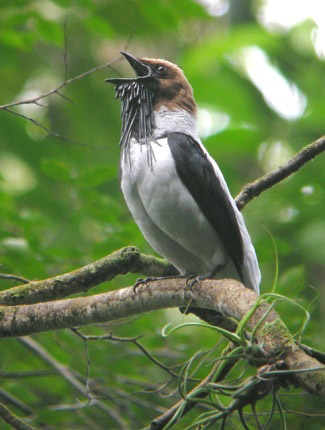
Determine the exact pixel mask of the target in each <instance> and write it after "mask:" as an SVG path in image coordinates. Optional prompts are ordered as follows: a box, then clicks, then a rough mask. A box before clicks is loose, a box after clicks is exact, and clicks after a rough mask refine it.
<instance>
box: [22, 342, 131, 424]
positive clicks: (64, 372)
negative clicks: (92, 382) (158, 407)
mask: <svg viewBox="0 0 325 430" xmlns="http://www.w3.org/2000/svg"><path fill="white" fill-rule="evenodd" d="M19 341H20V342H21V343H22V344H23V345H24V346H26V347H27V348H28V349H30V350H31V351H33V352H34V353H35V354H36V355H37V356H38V357H40V358H41V359H42V360H43V361H44V362H45V363H47V364H49V365H50V366H51V367H53V369H55V370H56V372H57V373H58V374H59V375H61V376H62V377H63V378H64V379H65V380H66V381H67V382H68V383H69V384H70V385H71V386H72V387H73V388H74V389H75V390H77V391H78V392H79V393H81V394H83V395H84V396H85V397H86V398H88V402H89V404H90V403H92V404H93V405H94V406H97V407H98V408H100V409H102V410H103V411H105V412H106V413H107V414H108V415H109V416H110V417H111V418H112V419H113V420H114V421H115V422H116V423H117V424H119V426H120V428H121V429H124V430H129V426H128V424H127V423H126V421H125V420H124V418H122V417H121V415H120V414H119V413H118V411H117V410H116V409H114V408H111V407H109V406H107V405H106V404H105V403H104V402H102V401H101V400H97V399H91V398H89V396H88V395H89V393H88V391H87V388H86V386H84V385H83V384H82V383H81V382H79V381H78V379H77V378H76V377H75V375H74V374H73V372H72V371H71V370H70V369H68V368H67V367H66V366H64V365H63V364H61V363H60V362H59V361H58V360H56V359H55V358H54V357H52V355H51V354H49V352H48V351H46V349H45V348H43V346H42V345H40V344H39V343H38V342H36V341H35V340H34V339H32V338H31V337H27V336H26V337H23V338H20V339H19Z"/></svg>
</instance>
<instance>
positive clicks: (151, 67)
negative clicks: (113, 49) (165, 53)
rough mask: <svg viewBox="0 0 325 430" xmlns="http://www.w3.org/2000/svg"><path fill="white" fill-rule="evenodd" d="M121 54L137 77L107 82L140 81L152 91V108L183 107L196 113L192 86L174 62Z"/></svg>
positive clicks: (118, 83)
mask: <svg viewBox="0 0 325 430" xmlns="http://www.w3.org/2000/svg"><path fill="white" fill-rule="evenodd" d="M122 55H123V56H124V57H125V58H126V59H127V60H128V62H129V64H130V65H131V67H132V68H133V70H134V71H135V73H136V75H137V77H136V78H128V79H124V78H116V79H106V81H107V82H111V83H113V84H115V85H116V86H117V87H118V86H119V85H121V84H125V85H127V84H130V83H132V82H138V83H140V82H141V83H142V84H143V85H146V86H147V87H148V89H149V91H150V92H151V93H152V96H153V100H152V101H153V109H154V110H156V109H159V108H160V107H161V106H165V107H167V108H168V109H170V110H176V109H185V110H186V111H188V112H189V113H191V114H192V115H196V110H197V108H196V103H195V101H194V97H193V90H192V87H191V85H190V84H189V82H188V80H187V79H186V77H185V76H184V73H183V71H182V69H180V68H179V67H178V66H176V64H173V63H171V62H169V61H167V60H160V59H154V58H135V57H133V56H132V55H130V54H128V53H126V52H122Z"/></svg>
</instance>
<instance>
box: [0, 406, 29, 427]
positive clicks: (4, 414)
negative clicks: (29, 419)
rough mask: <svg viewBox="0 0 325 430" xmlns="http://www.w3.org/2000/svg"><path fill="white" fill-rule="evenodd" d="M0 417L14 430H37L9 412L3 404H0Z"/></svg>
mask: <svg viewBox="0 0 325 430" xmlns="http://www.w3.org/2000/svg"><path fill="white" fill-rule="evenodd" d="M0 417H1V418H2V419H3V420H4V421H5V422H6V423H8V424H9V425H10V426H11V427H12V428H14V429H16V430H37V428H36V427H34V426H31V425H29V424H27V423H25V422H24V421H22V420H21V419H20V418H18V417H17V416H16V415H15V414H13V413H12V412H10V410H9V409H8V408H7V407H6V406H5V405H4V404H3V403H0Z"/></svg>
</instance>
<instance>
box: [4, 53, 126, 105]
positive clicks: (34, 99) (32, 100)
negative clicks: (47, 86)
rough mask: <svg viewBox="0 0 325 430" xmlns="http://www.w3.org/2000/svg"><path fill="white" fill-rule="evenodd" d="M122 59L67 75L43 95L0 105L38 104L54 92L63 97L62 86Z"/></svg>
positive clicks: (120, 57)
mask: <svg viewBox="0 0 325 430" xmlns="http://www.w3.org/2000/svg"><path fill="white" fill-rule="evenodd" d="M122 59H123V57H122V56H119V57H118V58H115V59H114V60H112V61H109V62H108V63H105V64H102V65H100V66H96V67H93V68H92V69H89V70H87V71H85V72H83V73H80V74H79V75H76V76H74V77H73V78H70V79H66V77H65V79H64V81H63V82H62V83H61V84H60V85H58V86H56V87H55V88H53V89H52V90H49V91H46V92H45V93H44V94H41V95H39V96H36V97H32V98H29V99H25V100H19V101H16V102H11V103H7V104H4V105H0V110H1V109H5V110H8V108H10V107H14V106H21V105H28V104H37V103H38V102H39V101H40V100H43V99H45V98H46V97H49V96H51V95H53V94H57V95H59V96H61V97H62V94H60V90H62V88H64V87H66V86H67V85H69V84H71V83H72V82H75V81H79V80H80V79H83V78H85V77H86V76H88V75H91V74H92V73H94V72H98V70H102V69H106V68H108V67H111V66H113V64H115V63H117V62H118V61H120V60H122ZM65 75H66V71H65Z"/></svg>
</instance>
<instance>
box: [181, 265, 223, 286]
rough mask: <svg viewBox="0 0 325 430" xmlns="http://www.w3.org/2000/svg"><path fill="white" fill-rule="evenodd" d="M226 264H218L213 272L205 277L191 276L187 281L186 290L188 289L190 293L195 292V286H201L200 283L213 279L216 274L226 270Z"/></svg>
mask: <svg viewBox="0 0 325 430" xmlns="http://www.w3.org/2000/svg"><path fill="white" fill-rule="evenodd" d="M224 267H225V264H218V266H216V267H215V268H214V269H213V270H212V271H211V272H209V273H206V274H204V275H191V276H189V277H188V278H187V279H186V288H188V289H189V290H190V291H193V286H194V285H195V284H199V283H200V281H205V280H206V279H213V278H214V277H215V276H216V274H217V273H218V272H219V271H220V270H222V269H224Z"/></svg>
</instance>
